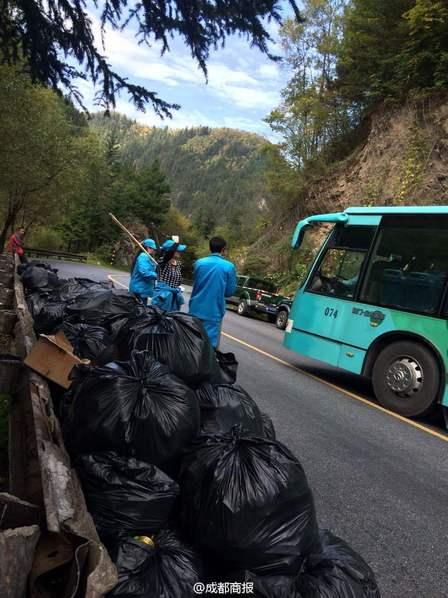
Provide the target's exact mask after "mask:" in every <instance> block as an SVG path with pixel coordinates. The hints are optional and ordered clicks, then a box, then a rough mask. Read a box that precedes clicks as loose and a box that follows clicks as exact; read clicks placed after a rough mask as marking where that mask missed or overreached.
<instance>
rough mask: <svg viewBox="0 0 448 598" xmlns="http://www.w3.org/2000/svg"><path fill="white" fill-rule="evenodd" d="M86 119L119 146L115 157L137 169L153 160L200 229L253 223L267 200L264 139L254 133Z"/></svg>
mask: <svg viewBox="0 0 448 598" xmlns="http://www.w3.org/2000/svg"><path fill="white" fill-rule="evenodd" d="M90 124H91V127H92V128H93V129H94V130H95V131H96V132H97V133H98V134H99V135H100V136H101V137H103V138H104V139H107V140H108V143H109V144H110V143H111V141H112V142H113V143H114V144H116V145H117V146H119V152H118V154H119V156H120V160H122V161H124V162H127V163H131V164H134V165H135V166H136V167H137V169H138V168H142V167H147V166H150V165H151V164H152V163H153V162H154V160H159V161H160V166H161V169H162V171H163V172H164V173H165V175H166V177H167V180H168V182H169V185H170V188H171V194H170V199H171V201H172V203H173V204H174V206H176V207H177V208H178V209H180V210H181V211H182V212H183V213H184V214H185V215H187V216H188V217H189V218H191V220H192V221H193V222H194V223H195V224H196V225H197V227H198V228H199V230H201V232H203V233H204V234H208V233H210V232H211V231H212V230H213V229H214V228H215V227H216V226H226V225H227V226H228V227H233V228H239V229H241V228H242V229H243V231H244V229H246V227H249V224H250V225H251V226H252V227H253V225H254V222H255V220H256V218H257V216H259V215H261V214H262V212H263V211H264V208H265V206H266V205H267V203H268V200H269V192H268V190H267V188H266V183H265V179H264V172H265V170H266V162H267V158H266V156H265V152H264V148H265V147H266V146H267V145H268V142H267V141H266V140H265V139H264V138H262V137H260V136H258V135H255V134H253V133H247V132H244V131H239V130H235V129H212V128H210V127H196V128H188V129H179V130H170V129H168V128H167V127H165V128H159V127H145V126H142V125H140V124H138V123H136V122H135V121H132V120H130V119H128V118H126V117H125V116H122V115H120V114H113V115H112V116H111V117H105V116H102V115H100V114H96V115H94V116H93V118H92V120H91V121H90Z"/></svg>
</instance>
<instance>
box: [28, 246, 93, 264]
mask: <svg viewBox="0 0 448 598" xmlns="http://www.w3.org/2000/svg"><path fill="white" fill-rule="evenodd" d="M25 254H26V255H29V256H34V257H54V258H57V259H63V260H69V261H73V262H86V261H87V256H86V255H80V254H78V253H70V252H68V251H54V250H53V249H35V248H33V247H25Z"/></svg>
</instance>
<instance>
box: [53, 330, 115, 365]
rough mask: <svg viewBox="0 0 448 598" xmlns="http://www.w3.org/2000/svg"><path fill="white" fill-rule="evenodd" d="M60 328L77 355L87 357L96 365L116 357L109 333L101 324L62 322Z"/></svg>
mask: <svg viewBox="0 0 448 598" xmlns="http://www.w3.org/2000/svg"><path fill="white" fill-rule="evenodd" d="M62 330H63V332H64V334H65V336H66V337H67V338H68V340H69V341H70V343H71V344H72V345H73V352H74V354H75V355H77V356H78V357H81V358H83V359H89V360H90V361H91V362H92V363H94V364H96V365H102V364H105V363H109V362H110V361H113V360H114V359H115V358H116V357H117V354H116V348H115V346H114V345H113V340H112V336H111V334H110V333H109V332H107V330H105V329H104V328H102V327H101V326H89V325H88V324H70V322H64V323H63V325H62Z"/></svg>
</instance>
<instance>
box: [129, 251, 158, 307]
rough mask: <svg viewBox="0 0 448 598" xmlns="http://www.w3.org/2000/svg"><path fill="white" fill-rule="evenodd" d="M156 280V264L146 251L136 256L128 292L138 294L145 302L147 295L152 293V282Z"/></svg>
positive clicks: (149, 295)
mask: <svg viewBox="0 0 448 598" xmlns="http://www.w3.org/2000/svg"><path fill="white" fill-rule="evenodd" d="M156 280H157V271H156V264H155V263H154V262H153V261H152V260H151V259H150V257H149V255H148V254H147V253H144V252H143V251H142V253H141V254H140V255H139V256H138V258H137V261H136V262H135V266H134V269H133V270H132V274H131V281H130V283H129V292H130V293H134V294H135V295H138V296H139V297H141V299H143V301H144V302H145V303H146V300H147V299H148V297H152V296H153V295H154V284H155V282H156Z"/></svg>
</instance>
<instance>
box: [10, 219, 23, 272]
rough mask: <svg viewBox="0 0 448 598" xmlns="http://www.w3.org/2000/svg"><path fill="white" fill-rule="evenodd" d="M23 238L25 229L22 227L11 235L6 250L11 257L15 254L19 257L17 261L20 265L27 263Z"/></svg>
mask: <svg viewBox="0 0 448 598" xmlns="http://www.w3.org/2000/svg"><path fill="white" fill-rule="evenodd" d="M24 236H25V229H24V228H23V226H22V227H20V228H19V230H17V231H16V232H15V233H14V234H13V235H11V237H10V239H9V242H8V250H9V251H10V252H11V253H12V254H13V255H15V254H17V255H18V256H19V259H20V261H21V262H22V264H24V263H26V262H27V259H26V257H25V248H24V241H23V237H24Z"/></svg>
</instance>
